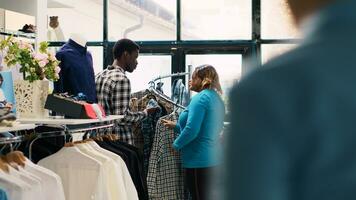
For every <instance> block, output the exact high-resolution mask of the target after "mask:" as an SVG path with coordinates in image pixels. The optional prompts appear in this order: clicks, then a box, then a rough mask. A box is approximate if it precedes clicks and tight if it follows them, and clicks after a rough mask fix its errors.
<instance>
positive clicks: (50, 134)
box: [28, 123, 114, 160]
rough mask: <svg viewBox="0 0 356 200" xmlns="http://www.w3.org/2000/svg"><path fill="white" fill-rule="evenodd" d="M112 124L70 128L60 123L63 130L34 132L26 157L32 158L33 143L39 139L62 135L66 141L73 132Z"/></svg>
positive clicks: (109, 126) (111, 125)
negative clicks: (34, 136)
mask: <svg viewBox="0 0 356 200" xmlns="http://www.w3.org/2000/svg"><path fill="white" fill-rule="evenodd" d="M113 126H114V123H110V124H106V125H94V126H92V127H88V128H74V129H71V128H68V126H66V125H60V126H59V127H60V128H62V129H63V130H58V131H49V132H42V133H36V134H35V135H36V138H34V139H33V140H32V141H31V143H30V145H29V156H28V157H29V159H30V160H31V159H32V146H33V143H34V142H35V141H37V140H39V139H42V138H51V137H61V136H63V139H64V141H66V139H67V136H71V135H72V134H75V133H83V132H87V131H93V130H100V129H107V128H111V127H113Z"/></svg>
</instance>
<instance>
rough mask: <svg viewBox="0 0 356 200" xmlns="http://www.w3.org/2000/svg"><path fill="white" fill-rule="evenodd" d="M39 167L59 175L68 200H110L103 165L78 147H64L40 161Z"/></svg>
mask: <svg viewBox="0 0 356 200" xmlns="http://www.w3.org/2000/svg"><path fill="white" fill-rule="evenodd" d="M38 164H39V165H41V166H43V167H45V168H47V169H50V170H52V171H54V172H55V173H57V174H58V175H59V176H60V177H61V179H62V183H63V186H64V193H65V197H66V200H103V199H105V200H110V199H111V198H110V196H108V194H109V187H108V185H107V183H108V181H107V180H106V179H105V177H106V176H104V173H105V172H104V167H103V166H102V164H101V163H100V162H99V161H97V160H95V159H93V158H91V157H89V156H87V155H85V154H84V153H82V152H81V151H80V150H79V149H78V147H76V146H73V147H63V148H62V149H61V150H59V151H58V152H57V153H55V154H53V155H51V156H49V157H46V158H44V159H42V160H40V161H39V163H38Z"/></svg>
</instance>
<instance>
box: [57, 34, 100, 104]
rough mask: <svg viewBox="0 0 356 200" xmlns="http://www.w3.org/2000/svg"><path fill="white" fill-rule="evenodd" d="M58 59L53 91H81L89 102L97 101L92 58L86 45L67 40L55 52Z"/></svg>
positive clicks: (76, 92)
mask: <svg viewBox="0 0 356 200" xmlns="http://www.w3.org/2000/svg"><path fill="white" fill-rule="evenodd" d="M56 58H57V59H58V60H59V61H60V64H59V66H60V68H61V71H60V73H59V77H60V79H59V80H58V81H56V82H54V92H56V93H64V92H68V93H69V94H71V95H77V94H78V93H83V94H84V95H86V96H87V98H88V100H89V101H90V102H97V100H96V90H95V78H94V68H93V58H92V56H91V54H90V52H88V51H87V47H86V46H85V47H84V46H81V45H79V44H77V43H76V42H75V41H73V40H71V39H69V41H68V42H67V43H66V44H64V45H63V46H62V48H61V49H60V50H59V51H58V52H57V54H56Z"/></svg>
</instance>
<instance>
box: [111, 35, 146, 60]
mask: <svg viewBox="0 0 356 200" xmlns="http://www.w3.org/2000/svg"><path fill="white" fill-rule="evenodd" d="M136 50H140V46H138V44H137V43H136V42H134V41H132V40H129V39H121V40H119V41H117V42H116V43H115V45H114V48H113V49H112V51H113V55H114V60H115V59H119V58H120V57H121V55H122V54H123V53H124V52H125V51H127V52H128V53H130V54H131V53H132V52H133V51H136Z"/></svg>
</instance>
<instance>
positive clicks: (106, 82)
mask: <svg viewBox="0 0 356 200" xmlns="http://www.w3.org/2000/svg"><path fill="white" fill-rule="evenodd" d="M95 84H96V93H97V97H98V103H99V104H100V105H101V106H102V107H103V108H104V110H105V113H106V114H107V115H124V116H125V117H124V118H123V119H121V120H119V121H117V122H116V124H115V127H114V130H113V133H115V134H119V136H120V140H121V141H124V142H127V143H129V144H133V137H132V125H133V123H135V122H138V121H141V120H142V119H143V118H145V117H146V114H145V112H131V111H130V108H129V102H130V96H131V84H130V80H129V79H128V78H127V77H126V75H125V71H124V70H123V69H122V68H121V67H119V66H110V65H109V66H108V68H107V69H105V70H104V71H102V72H100V73H99V74H98V75H96V77H95Z"/></svg>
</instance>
